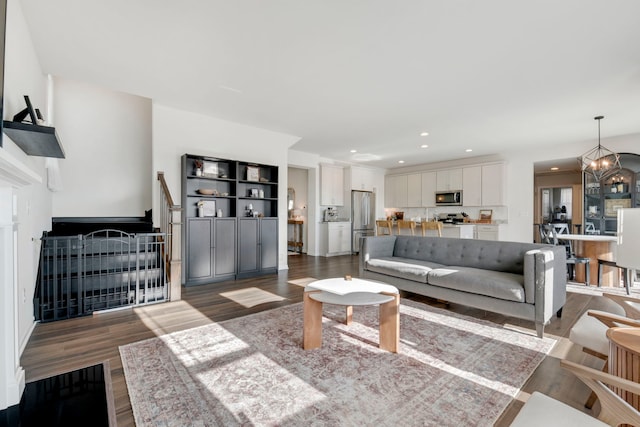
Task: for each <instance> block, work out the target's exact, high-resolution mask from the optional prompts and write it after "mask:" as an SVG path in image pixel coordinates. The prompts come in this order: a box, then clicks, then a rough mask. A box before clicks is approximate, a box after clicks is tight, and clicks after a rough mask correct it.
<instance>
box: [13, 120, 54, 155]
mask: <svg viewBox="0 0 640 427" xmlns="http://www.w3.org/2000/svg"><path fill="white" fill-rule="evenodd" d="M2 126H3V131H4V133H6V134H7V136H8V137H9V138H11V140H12V141H13V142H15V143H16V145H17V146H18V147H20V148H21V149H22V151H24V152H25V153H27V154H28V155H30V156H42V157H56V158H59V159H64V149H63V148H62V144H61V143H60V139H59V138H58V135H57V134H56V129H55V128H53V127H49V126H41V125H34V124H29V123H20V122H12V121H9V120H4V121H3V122H2Z"/></svg>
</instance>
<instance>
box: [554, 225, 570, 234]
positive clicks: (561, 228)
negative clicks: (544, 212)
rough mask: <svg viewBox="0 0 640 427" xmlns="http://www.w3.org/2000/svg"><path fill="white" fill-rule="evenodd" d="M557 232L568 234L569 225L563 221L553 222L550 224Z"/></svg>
mask: <svg viewBox="0 0 640 427" xmlns="http://www.w3.org/2000/svg"><path fill="white" fill-rule="evenodd" d="M551 225H552V226H553V228H554V229H555V230H556V233H557V234H569V226H568V225H567V223H565V222H555V223H552V224H551Z"/></svg>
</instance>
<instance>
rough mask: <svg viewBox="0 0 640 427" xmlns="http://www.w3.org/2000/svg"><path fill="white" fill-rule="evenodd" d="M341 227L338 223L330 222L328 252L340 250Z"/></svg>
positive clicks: (333, 252)
mask: <svg viewBox="0 0 640 427" xmlns="http://www.w3.org/2000/svg"><path fill="white" fill-rule="evenodd" d="M340 247H341V243H340V228H339V227H338V224H329V225H328V228H327V253H329V254H336V253H338V252H340Z"/></svg>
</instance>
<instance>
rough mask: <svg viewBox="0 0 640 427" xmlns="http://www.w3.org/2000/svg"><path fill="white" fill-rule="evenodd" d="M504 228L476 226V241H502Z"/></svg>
mask: <svg viewBox="0 0 640 427" xmlns="http://www.w3.org/2000/svg"><path fill="white" fill-rule="evenodd" d="M502 228H503V226H502V225H500V224H476V239H478V240H500V235H501V233H502Z"/></svg>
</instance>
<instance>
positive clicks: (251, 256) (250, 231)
mask: <svg viewBox="0 0 640 427" xmlns="http://www.w3.org/2000/svg"><path fill="white" fill-rule="evenodd" d="M258 228H259V224H258V218H240V219H238V245H239V247H238V273H252V272H258V271H259V266H260V264H259V253H260V252H259V251H260V248H259V246H258V241H259V240H258Z"/></svg>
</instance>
